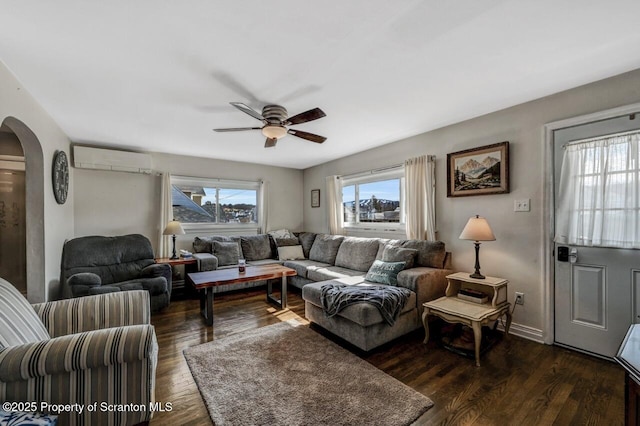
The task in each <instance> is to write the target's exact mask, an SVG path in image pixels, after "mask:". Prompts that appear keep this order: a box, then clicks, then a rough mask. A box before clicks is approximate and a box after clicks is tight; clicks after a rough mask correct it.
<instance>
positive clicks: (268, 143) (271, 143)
mask: <svg viewBox="0 0 640 426" xmlns="http://www.w3.org/2000/svg"><path fill="white" fill-rule="evenodd" d="M276 143H278V139H276V138H267V141H266V142H265V143H264V147H265V148H273V147H274V146H276Z"/></svg>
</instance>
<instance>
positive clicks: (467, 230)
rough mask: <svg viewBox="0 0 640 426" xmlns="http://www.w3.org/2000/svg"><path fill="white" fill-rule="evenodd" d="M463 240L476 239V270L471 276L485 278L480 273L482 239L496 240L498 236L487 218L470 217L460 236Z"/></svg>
mask: <svg viewBox="0 0 640 426" xmlns="http://www.w3.org/2000/svg"><path fill="white" fill-rule="evenodd" d="M459 238H460V239H461V240H471V241H474V244H475V246H476V270H475V272H474V273H473V274H471V275H469V277H471V278H478V279H481V280H483V279H484V278H485V277H484V275H482V274H481V273H480V257H479V256H480V241H495V240H496V237H495V236H494V235H493V231H492V230H491V227H490V226H489V222H487V219H485V218H483V217H480V216H478V215H476V216H475V217H472V218H470V219H469V221H468V222H467V224H466V225H465V227H464V229H463V230H462V233H461V234H460V237H459Z"/></svg>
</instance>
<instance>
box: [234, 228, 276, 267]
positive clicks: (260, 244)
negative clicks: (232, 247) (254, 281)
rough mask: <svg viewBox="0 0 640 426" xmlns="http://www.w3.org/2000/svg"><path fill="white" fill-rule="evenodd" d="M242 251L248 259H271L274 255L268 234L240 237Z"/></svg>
mask: <svg viewBox="0 0 640 426" xmlns="http://www.w3.org/2000/svg"><path fill="white" fill-rule="evenodd" d="M240 244H241V245H242V253H243V254H244V258H245V259H246V260H247V261H252V260H262V259H269V258H272V257H273V251H272V249H271V243H270V241H269V236H268V235H267V234H259V235H248V236H242V237H240Z"/></svg>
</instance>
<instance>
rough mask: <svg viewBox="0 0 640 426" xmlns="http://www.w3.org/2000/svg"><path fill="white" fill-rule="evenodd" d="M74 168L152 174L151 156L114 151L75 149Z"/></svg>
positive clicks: (80, 147) (84, 147)
mask: <svg viewBox="0 0 640 426" xmlns="http://www.w3.org/2000/svg"><path fill="white" fill-rule="evenodd" d="M73 166H74V167H76V168H79V169H95V170H113V171H117V172H130V173H145V174H151V172H152V166H151V155H149V154H143V153H139V152H128V151H118V150H114V149H103V148H92V147H89V146H77V145H76V146H74V147H73Z"/></svg>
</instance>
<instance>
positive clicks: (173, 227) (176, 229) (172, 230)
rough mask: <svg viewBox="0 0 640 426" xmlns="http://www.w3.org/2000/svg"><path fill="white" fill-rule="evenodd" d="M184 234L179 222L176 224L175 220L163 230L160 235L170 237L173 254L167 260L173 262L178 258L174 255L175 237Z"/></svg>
mask: <svg viewBox="0 0 640 426" xmlns="http://www.w3.org/2000/svg"><path fill="white" fill-rule="evenodd" d="M184 234H185V232H184V229H182V225H181V224H180V222H178V221H177V220H175V219H173V220H172V221H171V222H169V224H168V225H167V227H166V228H164V231H163V232H162V235H171V236H172V237H171V238H172V240H173V254H172V255H171V257H170V258H169V259H171V260H175V259H177V258H178V256H177V255H176V235H184Z"/></svg>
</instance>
